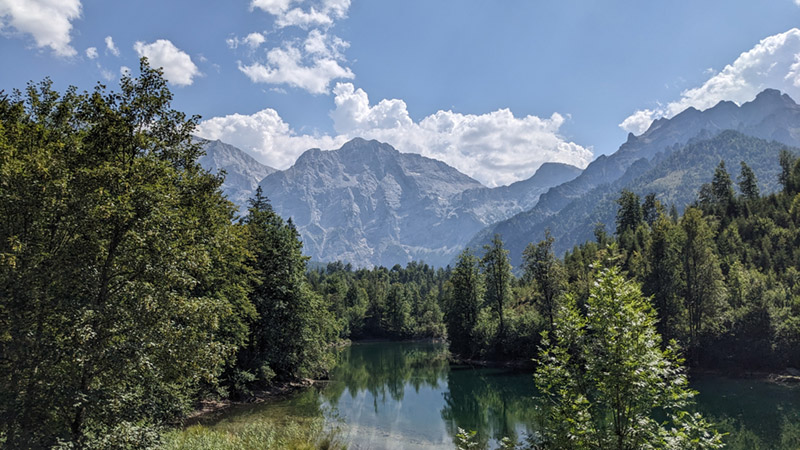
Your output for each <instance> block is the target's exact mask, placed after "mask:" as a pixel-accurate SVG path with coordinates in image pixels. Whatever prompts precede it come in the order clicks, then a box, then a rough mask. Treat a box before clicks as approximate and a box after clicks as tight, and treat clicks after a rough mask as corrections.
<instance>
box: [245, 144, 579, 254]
mask: <svg viewBox="0 0 800 450" xmlns="http://www.w3.org/2000/svg"><path fill="white" fill-rule="evenodd" d="M578 173H580V169H578V168H574V167H572V166H568V165H564V164H548V165H546V166H544V168H540V170H538V171H537V173H536V174H534V175H533V176H532V177H531V178H529V179H528V180H522V181H520V182H517V183H514V185H511V186H502V187H498V188H488V187H485V186H483V185H482V184H481V183H479V182H478V181H476V180H475V179H473V178H471V177H469V176H467V175H465V174H463V173H461V172H459V171H458V170H457V169H455V168H453V167H451V166H449V165H447V164H446V163H444V162H442V161H439V160H436V159H432V158H428V157H425V156H422V155H419V154H416V153H402V152H400V151H398V150H397V149H395V148H394V147H392V146H391V145H389V144H386V143H381V142H378V141H375V140H370V141H368V140H365V139H361V138H355V139H353V140H351V141H349V142H347V143H345V144H344V145H343V146H342V147H341V148H339V149H336V150H320V149H309V150H307V151H305V152H304V153H303V154H302V155H300V157H299V158H298V159H297V161H296V162H295V164H294V165H292V167H290V168H288V169H286V170H283V171H278V172H275V173H273V174H270V175H269V176H267V177H265V178H264V179H263V180H262V181H261V183H260V185H261V187H262V188H263V190H264V194H265V195H266V196H267V197H268V198H269V199H270V201H271V202H272V205H273V208H275V210H276V211H277V212H278V213H279V214H281V215H282V216H284V217H287V218H289V217H290V218H292V221H293V223H294V224H295V226H296V227H297V229H298V232H299V233H300V235H301V237H302V239H303V242H304V250H305V252H306V253H307V254H309V255H310V256H311V257H312V258H313V259H314V260H317V261H333V260H342V261H345V262H350V263H353V264H354V265H356V266H374V265H385V266H392V265H394V264H396V263H405V262H408V261H411V260H424V261H425V262H427V263H429V264H431V265H438V266H444V265H445V264H447V262H448V261H449V260H450V259H451V258H452V257H453V256H454V255H455V254H457V252H458V251H460V249H461V248H462V247H463V245H464V244H465V243H466V241H467V239H469V237H470V236H472V235H473V234H474V233H475V232H477V230H479V229H481V228H483V227H485V226H486V225H488V224H490V223H492V222H494V221H496V220H498V219H503V218H506V217H509V216H510V215H511V214H513V213H515V212H518V211H522V210H524V209H525V208H526V207H530V206H532V205H533V204H534V203H535V201H536V200H538V194H539V193H541V192H543V191H544V190H545V189H546V188H549V187H551V186H552V185H553V184H555V183H560V182H563V181H566V180H567V179H569V178H573V177H574V176H577V174H578Z"/></svg>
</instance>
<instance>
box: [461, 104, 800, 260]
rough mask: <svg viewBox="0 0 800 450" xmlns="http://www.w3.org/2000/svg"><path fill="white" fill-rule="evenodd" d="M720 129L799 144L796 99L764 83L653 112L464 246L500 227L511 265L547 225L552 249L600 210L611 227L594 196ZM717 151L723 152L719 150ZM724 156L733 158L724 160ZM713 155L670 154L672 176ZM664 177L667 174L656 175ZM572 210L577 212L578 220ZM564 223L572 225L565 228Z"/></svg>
mask: <svg viewBox="0 0 800 450" xmlns="http://www.w3.org/2000/svg"><path fill="white" fill-rule="evenodd" d="M725 130H734V131H737V132H739V133H741V134H742V135H744V136H750V137H754V138H760V139H762V141H761V143H762V144H766V143H767V142H768V141H775V142H777V143H778V144H777V146H778V147H780V146H781V145H784V146H785V145H788V146H800V105H798V104H797V103H795V102H794V100H792V99H791V98H790V97H789V96H788V95H786V94H781V93H780V92H779V91H777V90H774V89H766V90H764V91H762V92H761V93H760V94H758V95H757V96H756V98H755V99H754V100H752V101H751V102H747V103H744V104H742V105H741V106H738V105H736V104H735V103H733V102H727V101H722V102H719V103H718V104H717V105H715V106H714V107H712V108H709V109H707V110H704V111H699V110H697V109H695V108H691V107H690V108H688V109H686V110H684V111H683V112H681V113H680V114H678V115H676V116H675V117H673V118H671V119H664V118H662V119H658V120H656V121H654V122H653V123H652V124H651V125H650V127H649V128H648V129H647V131H645V132H644V133H643V134H641V135H639V136H634V135H633V134H629V135H628V139H627V141H626V142H625V143H623V144H622V145H621V146H620V147H619V149H618V150H617V151H616V152H615V153H613V154H611V155H608V156H605V155H602V156H600V157H598V158H597V159H595V160H594V161H592V163H590V164H589V166H588V167H586V169H585V170H584V171H583V173H581V174H580V175H579V176H578V177H576V178H575V179H574V180H571V181H569V182H567V183H564V184H561V185H559V186H556V187H554V188H552V189H550V190H548V191H547V192H546V193H544V194H542V195H541V197H540V199H539V202H538V203H537V204H536V205H535V206H534V207H533V208H531V209H529V210H526V211H524V212H522V213H519V214H517V215H515V216H513V217H511V218H509V219H506V220H503V221H500V222H498V223H496V224H493V225H491V226H489V227H487V228H485V229H483V230H481V232H479V233H478V234H477V235H476V236H475V237H473V238H472V239H471V240H470V242H469V244H468V246H469V247H471V248H474V249H480V248H482V247H483V245H485V244H487V243H488V242H489V241H490V240H491V238H492V237H493V236H494V235H495V234H500V235H501V236H502V238H503V240H504V241H505V242H506V245H507V247H508V249H509V254H510V256H511V260H512V264H513V265H514V266H518V265H519V264H520V262H521V258H522V250H523V249H524V248H525V246H526V245H527V244H528V243H530V242H537V241H539V240H541V239H543V238H544V234H545V230H547V229H550V230H551V232H552V233H554V237H555V239H556V244H555V248H556V250H558V251H559V253H560V252H563V251H564V250H566V249H568V248H571V247H572V246H573V245H575V244H578V243H581V242H584V241H585V240H586V239H587V237H591V233H592V230H593V229H594V223H593V222H591V220H594V219H599V218H600V217H602V223H604V224H605V225H609V226H610V227H609V229H608V231H613V224H614V222H613V219H612V218H613V213H614V212H615V211H616V205H614V204H613V203H608V202H605V203H599V199H600V198H604V197H605V196H606V195H608V194H609V193H611V195H618V193H619V191H620V190H621V189H624V188H626V187H627V186H628V184H629V183H633V182H634V181H636V182H638V183H639V185H640V186H644V185H646V184H647V183H645V181H646V178H647V177H646V176H645V175H647V173H648V171H650V170H653V169H654V168H655V166H656V165H657V163H658V162H659V161H661V160H663V159H664V158H667V157H668V156H669V155H671V154H673V153H675V152H677V151H679V150H680V149H682V148H684V147H691V146H690V145H687V144H692V143H696V142H698V141H702V140H712V141H711V144H712V145H711V147H714V145H713V144H719V145H724V143H723V142H721V141H713V138H714V137H715V136H716V135H718V134H719V133H720V132H722V131H725ZM692 149H694V150H692ZM693 151H694V152H700V151H703V152H708V151H710V147H709V146H708V145H695V146H694V147H691V148H688V150H687V151H686V152H685V153H684V155H685V154H687V153H688V154H692V152H693ZM714 151H717V152H723V151H724V149H722V148H717V147H714ZM701 156H702V155H701ZM719 156H720V157H721V158H722V157H723V156H724V155H722V154H720V155H719ZM736 157H737V156H734V155H729V156H728V160H727V162H728V163H729V166H730V167H731V168H733V169H734V170H738V164H739V160H738V159H735V158H736ZM731 158H734V160H730V159H731ZM719 161H720V160H719V159H716V160H714V159H704V164H702V165H698V164H699V163H698V162H697V161H696V159H693V158H686V157H684V158H683V159H682V160H677V161H675V160H672V165H671V166H670V167H671V169H672V170H673V171H674V172H675V174H673V175H672V176H673V178H681V177H680V176H679V173H680V172H681V171H691V172H692V173H698V174H699V175H698V176H703V177H705V179H704V181H709V180H710V178H711V176H712V175H713V171H714V168H715V167H716V165H717V164H719ZM745 162H747V163H748V164H749V163H750V162H751V161H747V160H745ZM771 163H772V167H773V169H774V170H777V167H778V159H777V156H775V157H774V158H773V159H772V160H771ZM770 174H771V172H769V171H767V172H764V171H761V173H759V172H756V175H757V176H758V177H759V178H760V179H762V180H764V181H766V180H765V178H767V177H769V176H770ZM643 176H645V177H644V178H645V179H644V180H643V179H642V177H643ZM652 176H655V175H652ZM664 177H669V175H662V176H661V178H664ZM699 184H700V183H685V185H684V186H680V183H677V182H676V183H674V185H673V186H672V188H673V189H679V188H688V190H689V191H690V192H691V195H690V197H692V196H693V195H694V193H695V192H696V189H697V188H699ZM684 192H686V191H684ZM660 194H661V196H662V197H664V196H667V197H669V196H670V195H673V194H674V193H672V192H665V191H663V190H662V191H661V192H660ZM692 199H693V197H692V198H688V197H687V196H686V195H683V196H675V197H674V198H673V199H672V201H673V202H675V203H676V206H678V207H679V208H680V209H682V207H683V206H684V205H685V203H687V202H689V201H691V200H692ZM667 201H668V202H669V200H667ZM602 208H606V211H602ZM609 213H610V214H611V215H609ZM578 216H581V217H583V219H580V220H579V219H578V218H577V217H578ZM598 221H600V220H598ZM567 225H575V226H578V227H582V228H581V232H580V233H576V232H574V231H575V229H574V228H571V227H567ZM568 229H569V230H572V231H573V232H571V233H569V232H567V231H566V230H568ZM587 232H588V234H587Z"/></svg>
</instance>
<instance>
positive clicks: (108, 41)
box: [106, 36, 119, 56]
mask: <svg viewBox="0 0 800 450" xmlns="http://www.w3.org/2000/svg"><path fill="white" fill-rule="evenodd" d="M106 50H108V51H109V52H111V54H112V55H114V56H119V49H118V48H117V46H116V45H115V44H114V38H112V37H111V36H106Z"/></svg>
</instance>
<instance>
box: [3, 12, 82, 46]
mask: <svg viewBox="0 0 800 450" xmlns="http://www.w3.org/2000/svg"><path fill="white" fill-rule="evenodd" d="M80 16H81V2H80V0H59V1H52V0H0V31H3V32H11V31H12V30H13V31H15V32H16V33H19V34H29V35H31V36H32V37H33V40H34V42H36V46H37V47H39V48H43V47H50V49H52V50H53V53H55V54H56V55H58V56H64V57H68V56H75V55H76V54H77V53H78V52H77V51H76V50H75V49H74V48H73V47H72V46H71V45H69V44H70V40H71V38H70V35H69V33H70V31H72V21H73V20H75V19H77V18H79V17H80Z"/></svg>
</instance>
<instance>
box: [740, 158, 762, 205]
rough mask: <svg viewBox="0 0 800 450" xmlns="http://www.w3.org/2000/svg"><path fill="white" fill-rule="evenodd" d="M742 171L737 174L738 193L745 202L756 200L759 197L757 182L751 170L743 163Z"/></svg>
mask: <svg viewBox="0 0 800 450" xmlns="http://www.w3.org/2000/svg"><path fill="white" fill-rule="evenodd" d="M740 164H741V166H742V170H741V173H740V174H739V180H738V181H739V192H741V193H742V197H744V198H745V199H746V200H751V201H752V200H756V199H758V198H759V197H760V196H761V193H760V192H759V190H758V181H757V180H756V174H755V173H754V172H753V169H751V168H750V166H748V165H747V164H746V163H745V162H744V161H742V162H741V163H740Z"/></svg>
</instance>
